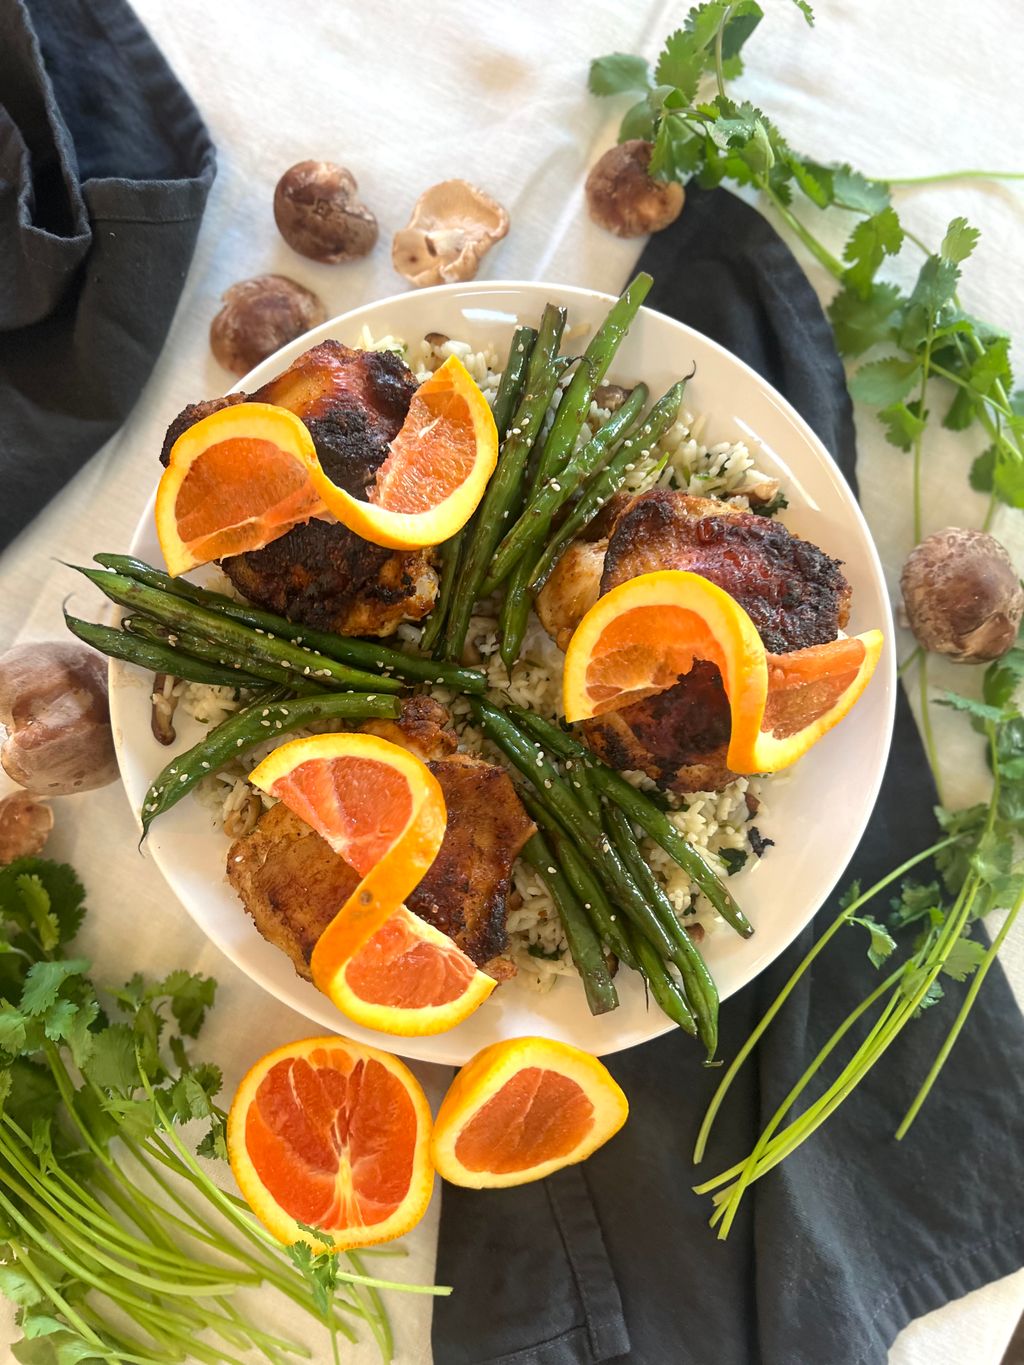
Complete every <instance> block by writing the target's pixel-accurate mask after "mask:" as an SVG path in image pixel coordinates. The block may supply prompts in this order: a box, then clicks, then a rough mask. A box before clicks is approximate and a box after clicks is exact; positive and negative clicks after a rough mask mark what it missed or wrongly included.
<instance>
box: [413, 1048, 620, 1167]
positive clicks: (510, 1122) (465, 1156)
mask: <svg viewBox="0 0 1024 1365" xmlns="http://www.w3.org/2000/svg"><path fill="white" fill-rule="evenodd" d="M628 1115H629V1105H628V1104H627V1102H626V1097H625V1095H624V1094H623V1093H622V1091H621V1089H620V1088H619V1086H618V1085H617V1084H616V1082H615V1081H614V1080H613V1078H612V1076H611V1074H610V1073H609V1071H608V1069H607V1067H605V1066H603V1065H602V1064H601V1063H600V1062H599V1061H598V1060H597V1058H596V1057H592V1056H591V1055H590V1053H589V1052H581V1051H580V1049H579V1048H575V1047H571V1046H570V1045H569V1044H568V1043H558V1042H555V1041H554V1040H553V1039H550V1038H511V1039H508V1040H507V1041H505V1042H502V1043H492V1044H491V1046H490V1047H485V1048H484V1049H483V1051H481V1052H478V1053H477V1054H476V1056H475V1057H474V1058H473V1059H472V1060H471V1061H470V1062H467V1064H466V1065H465V1066H464V1067H463V1068H462V1070H461V1071H460V1072H459V1073H458V1075H457V1076H456V1077H455V1080H454V1081H453V1082H452V1085H451V1088H450V1090H449V1091H448V1093H447V1095H445V1097H444V1100H443V1101H442V1103H441V1108H440V1109H439V1110H438V1113H437V1118H436V1120H435V1122H434V1135H433V1137H432V1139H431V1143H430V1154H431V1158H432V1160H433V1162H434V1166H435V1168H436V1170H437V1172H438V1174H439V1175H442V1176H443V1177H444V1178H445V1180H449V1181H451V1183H452V1184H453V1185H467V1186H469V1188H470V1189H474V1190H479V1189H484V1188H496V1187H499V1186H505V1185H524V1184H526V1182H527V1181H530V1180H540V1179H541V1178H542V1177H543V1176H546V1175H550V1174H551V1173H552V1172H553V1171H558V1170H561V1168H562V1167H563V1166H569V1165H572V1164H573V1163H574V1162H577V1161H583V1160H584V1159H585V1158H586V1157H588V1156H590V1154H591V1153H592V1152H595V1151H596V1150H597V1149H598V1147H600V1146H602V1145H603V1144H604V1143H606V1142H607V1141H608V1139H609V1138H611V1137H614V1135H615V1134H616V1133H617V1132H618V1131H619V1129H620V1128H621V1127H622V1125H623V1124H624V1123H625V1122H626V1118H627V1117H628Z"/></svg>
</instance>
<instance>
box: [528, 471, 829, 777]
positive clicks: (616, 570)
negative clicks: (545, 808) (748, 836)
mask: <svg viewBox="0 0 1024 1365" xmlns="http://www.w3.org/2000/svg"><path fill="white" fill-rule="evenodd" d="M594 533H596V534H597V537H598V538H597V539H580V540H577V541H575V542H574V543H573V544H572V545H571V546H570V547H569V549H568V550H567V551H566V554H565V555H564V556H563V558H562V560H561V561H560V562H559V564H558V566H557V568H556V569H555V572H554V573H553V574H552V576H551V578H550V580H549V581H548V583H547V584H546V585H545V587H544V589H543V591H542V592H541V594H540V596H539V598H538V601H537V611H538V614H539V615H540V618H541V621H542V622H543V624H544V626H545V628H546V629H547V630H548V632H549V633H550V634H551V635H552V637H553V638H554V639H555V640H556V641H557V642H558V644H559V645H560V646H561V648H562V649H565V648H566V646H567V645H568V643H569V640H570V639H571V637H572V633H573V631H574V630H575V629H576V626H577V625H578V624H579V621H580V619H581V617H582V616H583V614H584V613H585V612H586V611H587V610H589V608H590V607H591V606H593V604H594V603H595V602H596V601H597V599H598V598H599V597H600V596H602V595H603V594H604V593H606V592H610V591H611V589H612V588H615V587H618V586H619V585H620V584H621V583H625V582H627V581H628V580H629V579H631V578H636V577H638V576H639V575H640V574H645V573H653V572H655V571H657V570H659V569H686V570H689V571H690V572H691V573H697V574H700V575H701V576H702V577H704V578H707V579H709V580H710V581H711V582H712V583H716V584H717V585H718V586H719V587H720V588H723V589H724V590H725V591H726V592H728V593H729V594H730V595H731V596H733V597H734V598H735V599H736V600H737V601H738V602H739V603H740V605H741V606H742V607H743V608H744V609H745V610H746V612H747V613H748V615H749V616H750V618H751V619H752V621H753V622H754V625H755V626H756V627H757V630H758V633H759V634H760V636H761V639H762V640H763V642H764V644H765V647H766V648H767V649H768V650H769V651H770V652H771V653H773V654H783V653H787V652H788V651H790V650H794V649H804V648H807V647H808V646H810V645H817V644H826V643H827V642H828V641H830V640H834V639H835V638H836V636H837V635H838V633H839V631H840V630H841V629H842V628H843V626H845V624H846V622H847V620H848V618H849V614H850V585H849V583H848V582H847V581H846V579H845V577H844V576H843V573H842V568H841V565H840V564H839V562H838V561H837V560H835V559H832V558H830V557H829V556H828V555H827V554H825V552H824V551H823V550H820V549H819V548H818V547H817V546H816V545H813V544H812V543H811V542H810V541H807V540H802V539H801V538H800V537H799V536H795V535H793V534H792V532H790V531H788V530H787V529H786V528H785V526H783V525H782V524H781V522H776V521H772V520H770V519H768V518H766V517H759V516H757V515H756V514H754V513H752V512H747V511H742V510H740V509H738V508H735V507H731V506H730V505H729V504H727V503H723V502H718V501H715V500H712V499H709V498H694V497H691V496H689V495H688V494H686V493H681V492H676V491H674V490H671V489H663V488H659V489H654V490H652V491H650V492H648V493H641V494H639V495H638V496H635V497H633V496H621V497H617V498H615V499H614V500H613V501H612V502H611V503H609V505H608V507H607V508H606V509H605V511H604V514H603V515H602V518H601V521H600V522H599V523H597V524H596V526H595V528H594V532H593V533H592V534H594ZM729 728H730V723H729V706H728V700H727V698H726V695H725V689H724V687H723V685H722V679H721V675H720V673H719V671H718V668H717V667H716V666H715V665H714V664H712V663H709V662H702V661H701V662H697V663H696V664H695V665H694V667H693V668H692V669H691V670H690V672H689V673H687V674H686V675H684V676H683V677H681V678H680V680H679V681H678V682H677V683H676V684H675V686H674V687H671V688H669V689H668V690H667V691H665V692H662V693H660V694H659V695H657V696H654V697H648V698H647V699H646V700H644V701H640V702H635V703H634V704H633V705H631V706H626V707H623V708H622V710H620V711H611V712H607V713H606V714H604V715H602V716H598V717H596V718H595V719H593V720H589V721H586V722H584V730H585V733H586V738H587V741H588V743H589V744H590V746H591V747H592V748H593V749H594V750H595V752H597V753H598V754H599V755H600V756H601V757H602V758H603V759H605V761H606V762H608V763H610V764H612V766H614V767H616V768H619V769H637V770H639V771H641V772H644V773H646V774H647V776H649V777H651V778H653V779H654V781H656V782H657V783H659V785H661V786H663V787H667V788H670V789H671V790H674V791H679V792H688V791H714V790H717V789H720V788H722V787H724V786H727V785H728V783H729V782H730V781H732V779H733V777H734V776H735V774H734V773H732V772H730V770H729V768H728V767H727V766H726V762H725V756H726V750H727V748H728V741H729Z"/></svg>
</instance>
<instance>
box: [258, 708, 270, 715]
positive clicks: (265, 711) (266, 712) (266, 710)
mask: <svg viewBox="0 0 1024 1365" xmlns="http://www.w3.org/2000/svg"><path fill="white" fill-rule="evenodd" d="M260 715H261V716H269V715H270V708H269V707H264V709H263V710H262V711H261V712H260Z"/></svg>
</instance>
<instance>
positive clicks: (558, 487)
mask: <svg viewBox="0 0 1024 1365" xmlns="http://www.w3.org/2000/svg"><path fill="white" fill-rule="evenodd" d="M551 487H552V488H553V489H554V490H555V492H556V493H561V491H562V485H561V484H560V483H559V482H558V480H557V479H552V480H551Z"/></svg>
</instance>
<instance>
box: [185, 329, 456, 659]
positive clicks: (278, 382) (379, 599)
mask: <svg viewBox="0 0 1024 1365" xmlns="http://www.w3.org/2000/svg"><path fill="white" fill-rule="evenodd" d="M415 387H416V385H415V381H414V379H413V377H412V375H411V373H410V372H409V370H408V368H407V367H406V365H405V363H404V362H403V361H402V360H401V359H400V358H399V357H398V356H397V355H395V354H394V353H393V352H390V351H356V350H351V349H350V348H349V347H347V346H343V345H342V344H341V342H339V341H322V342H321V343H320V344H319V345H318V346H314V347H312V348H311V349H310V350H308V351H306V352H305V354H304V355H301V356H300V357H299V358H298V360H296V361H295V362H294V364H292V365H291V366H289V368H288V369H287V370H285V371H284V372H283V373H282V374H279V375H278V376H277V377H276V378H275V379H272V380H271V381H270V382H269V383H268V384H264V385H263V387H262V388H260V389H257V390H256V391H255V393H251V394H228V395H226V396H225V397H223V398H214V399H210V400H209V401H208V402H204V403H193V404H192V405H191V406H189V407H187V408H185V409H184V411H183V412H181V413H180V414H179V415H178V416H177V417H176V418H175V419H174V421H173V422H172V423H171V425H170V427H169V428H168V431H167V436H166V438H165V440H164V447H163V451H162V452H161V459H162V460H163V462H164V463H165V464H166V462H167V459H168V457H169V455H170V451H171V447H172V446H173V444H174V442H175V441H176V440H177V439H178V437H179V436H180V435H181V434H182V432H183V431H186V430H187V429H188V428H189V427H190V426H192V425H193V424H194V423H195V422H198V421H199V420H200V419H201V418H203V417H206V416H208V415H209V413H211V412H216V411H218V410H219V409H220V408H224V407H230V406H232V405H233V404H235V403H238V402H243V401H252V402H258V403H275V404H277V405H278V406H280V407H286V408H290V409H291V411H292V412H294V413H296V414H297V415H298V416H299V417H301V418H302V420H303V421H304V422H305V423H306V425H307V427H308V428H309V431H310V435H311V436H312V437H313V444H314V445H315V446H316V451H317V454H318V456H319V457H320V462H321V464H322V465H323V467H324V469H325V470H326V472H327V473H328V475H329V476H330V477H331V479H332V480H333V481H334V482H335V483H336V484H338V485H339V486H340V487H342V488H344V489H346V490H347V491H348V492H349V493H351V494H353V496H355V497H363V496H364V495H365V493H366V489H367V487H368V485H369V484H370V483H372V481H373V476H374V474H375V473H376V471H377V469H378V468H379V467H380V465H381V464H383V462H384V459H385V458H386V456H387V452H388V443H389V442H390V441H391V440H392V439H393V438H394V437H395V436H396V435H397V433H398V431H399V429H400V428H401V425H402V422H403V420H404V418H405V414H406V412H407V411H408V408H409V403H410V401H411V399H412V395H413V393H414V391H415ZM434 562H435V556H434V554H433V552H432V551H430V550H417V551H412V552H408V553H398V552H396V551H394V550H387V549H383V548H382V547H381V546H378V545H371V544H370V543H369V542H368V541H365V540H362V539H361V538H360V537H359V536H357V535H354V534H353V533H352V532H351V531H349V530H347V529H346V528H345V527H344V526H339V525H337V524H335V523H333V522H327V521H320V520H317V519H314V520H312V521H310V522H307V523H306V525H304V526H296V527H295V528H294V529H293V530H291V531H289V532H288V534H287V535H284V536H281V537H280V538H279V539H278V540H275V541H272V542H271V543H270V544H269V545H267V546H265V547H264V548H263V549H262V550H253V551H250V552H249V553H248V554H243V555H236V556H234V557H232V558H230V559H225V560H224V561H223V563H222V567H223V569H224V572H225V573H226V574H227V575H228V577H229V578H230V579H231V581H232V582H233V583H234V584H235V586H236V587H237V588H238V589H239V591H240V592H242V593H244V594H245V596H246V597H248V598H249V599H250V601H252V602H255V603H257V604H258V605H259V606H261V607H265V608H267V609H268V610H270V611H275V612H277V613H278V614H279V615H284V616H287V617H289V618H290V619H291V620H294V621H302V622H304V623H305V624H306V625H310V626H315V627H317V628H318V629H321V630H334V631H337V632H339V633H340V634H343V635H390V634H392V633H393V632H394V630H395V628H396V627H397V626H398V625H399V623H400V622H402V621H406V620H414V621H415V620H419V619H420V618H421V617H422V616H425V615H426V613H427V612H428V611H429V610H430V608H431V607H432V606H433V602H434V598H435V596H436V594H437V574H436V573H435V571H434Z"/></svg>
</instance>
